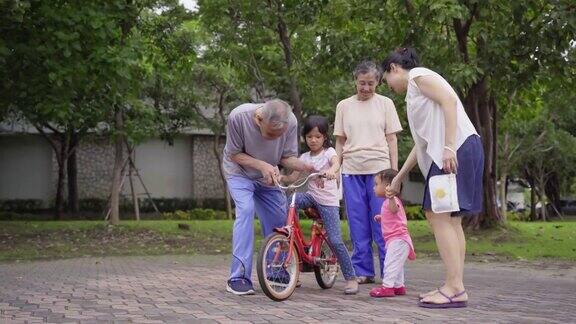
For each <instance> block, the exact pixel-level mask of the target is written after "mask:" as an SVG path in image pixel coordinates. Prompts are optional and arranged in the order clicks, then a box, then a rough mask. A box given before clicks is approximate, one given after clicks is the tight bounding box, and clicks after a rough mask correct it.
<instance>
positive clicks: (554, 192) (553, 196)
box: [544, 172, 562, 217]
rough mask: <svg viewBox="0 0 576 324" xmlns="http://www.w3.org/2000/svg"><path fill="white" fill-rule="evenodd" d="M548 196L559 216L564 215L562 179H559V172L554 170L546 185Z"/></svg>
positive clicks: (545, 191)
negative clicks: (562, 209) (562, 213)
mask: <svg viewBox="0 0 576 324" xmlns="http://www.w3.org/2000/svg"><path fill="white" fill-rule="evenodd" d="M544 193H545V194H546V197H548V198H549V199H550V203H551V204H552V206H553V208H552V210H553V211H554V213H555V214H556V216H558V217H562V215H561V214H560V212H559V211H560V208H561V207H560V181H559V179H558V173H556V172H552V173H551V174H550V176H549V177H548V180H547V181H546V187H545V190H544Z"/></svg>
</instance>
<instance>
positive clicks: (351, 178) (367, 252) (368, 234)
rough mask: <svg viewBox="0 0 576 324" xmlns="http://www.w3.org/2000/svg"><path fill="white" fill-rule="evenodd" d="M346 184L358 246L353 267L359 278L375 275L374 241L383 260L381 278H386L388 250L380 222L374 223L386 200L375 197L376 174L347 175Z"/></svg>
mask: <svg viewBox="0 0 576 324" xmlns="http://www.w3.org/2000/svg"><path fill="white" fill-rule="evenodd" d="M342 185H343V189H344V201H345V203H346V214H347V216H348V226H349V229H350V238H351V239H352V245H353V247H354V249H353V251H352V264H353V265H354V270H355V272H356V275H357V276H365V277H374V276H375V271H374V257H373V254H372V242H376V245H377V246H378V252H379V253H378V256H379V259H380V276H381V277H384V276H383V274H384V259H385V258H386V247H385V244H384V238H383V237H382V229H381V228H380V223H378V222H376V221H375V220H374V216H375V215H377V214H379V213H380V209H381V208H382V203H384V199H383V198H379V197H376V195H374V175H372V174H366V175H364V174H362V175H357V174H354V175H351V174H344V175H342Z"/></svg>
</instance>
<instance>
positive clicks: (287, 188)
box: [274, 172, 325, 190]
mask: <svg viewBox="0 0 576 324" xmlns="http://www.w3.org/2000/svg"><path fill="white" fill-rule="evenodd" d="M314 177H325V176H324V175H323V174H321V173H319V172H314V173H310V174H309V175H308V176H307V177H306V178H304V179H303V180H302V181H300V183H298V182H294V183H293V184H291V185H288V186H283V185H281V184H280V182H278V179H276V178H275V179H274V183H276V186H278V188H280V189H284V190H293V189H298V188H300V187H302V186H303V185H305V184H306V183H307V182H308V181H309V180H310V179H312V178H314Z"/></svg>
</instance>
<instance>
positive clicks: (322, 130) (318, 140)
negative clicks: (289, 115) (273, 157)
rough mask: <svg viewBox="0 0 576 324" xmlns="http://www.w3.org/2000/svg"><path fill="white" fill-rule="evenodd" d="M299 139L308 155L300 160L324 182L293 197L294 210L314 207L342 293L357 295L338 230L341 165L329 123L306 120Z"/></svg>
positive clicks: (291, 179) (321, 119)
mask: <svg viewBox="0 0 576 324" xmlns="http://www.w3.org/2000/svg"><path fill="white" fill-rule="evenodd" d="M302 135H303V136H304V138H305V140H306V146H308V149H309V151H308V152H306V153H304V154H302V155H301V156H300V160H302V162H305V163H307V164H311V165H313V166H314V168H315V169H316V170H318V171H319V172H322V173H323V174H324V176H325V177H326V181H324V180H322V179H317V180H316V181H312V182H310V184H309V185H308V191H307V192H305V193H302V194H299V195H297V196H296V207H297V208H298V209H305V208H309V207H314V208H315V209H316V210H317V211H318V213H319V214H320V216H321V217H322V220H323V222H324V228H326V232H327V234H328V241H329V242H330V245H331V246H332V248H333V249H334V252H335V253H336V257H337V258H338V262H339V263H340V267H341V268H342V274H343V275H344V279H346V286H345V287H344V293H345V294H347V295H354V294H356V293H358V282H357V280H356V274H355V273H354V268H353V267H352V261H351V260H350V255H349V254H348V250H347V248H346V245H344V241H343V240H342V233H341V230H340V213H339V211H340V199H339V194H338V186H337V183H336V175H337V173H338V170H339V169H340V162H339V160H338V156H337V155H336V151H335V150H334V148H332V147H331V145H330V137H329V136H328V119H326V118H325V117H322V116H309V117H308V118H306V120H305V121H304V129H303V131H302ZM299 175H300V172H298V171H295V172H292V174H290V175H289V176H282V177H281V178H280V181H281V182H285V183H289V182H294V181H295V180H297V179H298V177H299Z"/></svg>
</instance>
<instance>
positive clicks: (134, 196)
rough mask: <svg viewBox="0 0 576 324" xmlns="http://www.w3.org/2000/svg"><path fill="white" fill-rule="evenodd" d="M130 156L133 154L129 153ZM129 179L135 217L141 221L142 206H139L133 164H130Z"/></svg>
mask: <svg viewBox="0 0 576 324" xmlns="http://www.w3.org/2000/svg"><path fill="white" fill-rule="evenodd" d="M128 154H131V153H130V152H128ZM128 170H129V171H128V179H129V180H130V192H132V204H133V205H134V217H135V219H136V220H137V221H139V220H140V205H138V195H137V194H136V190H135V188H134V180H132V177H133V175H134V174H133V173H134V171H135V170H134V168H133V166H132V163H129V164H128Z"/></svg>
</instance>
